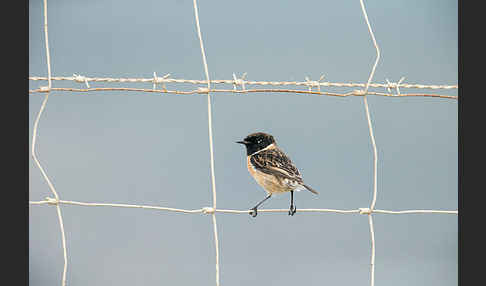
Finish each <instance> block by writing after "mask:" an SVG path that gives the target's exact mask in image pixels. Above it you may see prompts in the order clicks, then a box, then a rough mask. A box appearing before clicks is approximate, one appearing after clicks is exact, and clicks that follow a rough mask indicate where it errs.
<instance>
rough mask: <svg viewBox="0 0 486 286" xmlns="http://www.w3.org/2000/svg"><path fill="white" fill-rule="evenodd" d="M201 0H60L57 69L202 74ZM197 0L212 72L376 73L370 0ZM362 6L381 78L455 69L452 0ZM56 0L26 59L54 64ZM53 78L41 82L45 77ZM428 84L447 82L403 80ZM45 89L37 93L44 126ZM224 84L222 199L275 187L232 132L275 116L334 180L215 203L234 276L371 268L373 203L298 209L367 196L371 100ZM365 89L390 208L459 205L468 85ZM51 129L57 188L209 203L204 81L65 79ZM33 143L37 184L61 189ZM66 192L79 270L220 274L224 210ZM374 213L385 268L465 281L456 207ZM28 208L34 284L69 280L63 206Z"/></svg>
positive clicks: (225, 281)
mask: <svg viewBox="0 0 486 286" xmlns="http://www.w3.org/2000/svg"><path fill="white" fill-rule="evenodd" d="M192 5H193V4H192V1H154V0H153V1H145V0H144V1H107V0H100V1H54V0H50V1H48V17H49V46H50V52H51V65H52V74H53V76H72V75H73V74H74V73H75V74H81V75H84V76H89V77H143V78H150V77H152V76H153V72H154V71H155V72H157V75H159V76H163V75H165V74H167V73H170V74H171V77H172V78H185V79H204V70H203V66H202V59H201V53H200V48H199V42H198V38H197V33H196V27H195V20H194V10H193V6H192ZM198 5H199V17H200V23H201V29H202V34H203V40H204V46H205V49H206V55H207V60H208V65H209V72H210V76H211V78H212V79H231V78H232V74H233V73H236V74H237V75H241V74H242V73H244V72H247V73H248V75H247V79H249V80H268V81H270V80H278V81H303V80H304V79H305V77H306V76H308V77H309V78H311V79H314V80H317V79H318V78H319V77H320V76H321V75H322V74H324V75H325V80H326V81H330V82H366V81H367V79H368V76H369V73H370V71H371V67H372V65H373V63H374V60H375V57H376V52H375V48H374V47H373V44H372V41H371V38H370V36H369V33H368V29H367V27H366V23H365V20H364V17H363V15H362V12H361V7H360V4H359V1H358V0H353V1H253V0H247V1H244V2H242V1H199V2H198ZM365 5H366V8H367V11H368V17H369V20H370V21H371V25H372V27H373V30H374V32H375V36H376V39H377V42H378V44H379V46H380V49H381V60H380V62H379V64H378V67H377V69H376V73H375V76H374V82H380V83H383V82H385V79H386V78H388V79H389V80H390V81H395V82H396V81H398V80H399V79H400V78H401V77H402V76H404V77H406V79H405V82H406V83H418V84H457V52H458V51H457V45H458V42H457V1H444V0H435V1H432V0H429V1H420V0H406V1H405V0H403V1H402V0H395V1H378V0H374V1H365ZM42 16H43V10H42V1H41V0H36V1H30V2H29V75H31V76H46V75H47V67H46V57H45V47H44V31H43V18H42ZM42 85H46V82H39V81H30V88H38V87H39V86H42ZM53 86H54V87H61V86H66V87H68V86H69V87H79V88H83V87H85V85H84V84H82V83H76V82H60V81H54V82H53ZM90 86H91V87H103V86H108V85H106V84H104V83H93V82H92V83H90ZM109 86H121V87H122V86H123V87H129V86H130V87H141V88H152V83H146V84H111V85H109ZM167 87H168V88H170V89H194V88H197V87H198V86H194V85H176V84H169V85H167ZM201 87H204V85H201ZM220 87H223V86H220ZM226 87H227V88H230V89H231V88H232V86H231V85H228V86H226ZM323 90H326V91H337V92H341V91H349V89H339V88H323ZM371 90H376V91H381V92H384V91H386V89H383V88H382V89H371ZM417 91H418V92H432V90H407V89H401V92H402V93H405V92H417ZM435 92H437V93H441V94H450V95H457V90H438V91H435ZM43 98H44V95H43V94H32V95H29V99H30V105H29V107H30V111H29V114H30V117H29V122H30V134H32V126H33V123H34V119H35V116H36V114H37V112H38V111H39V108H40V105H41V102H42V99H43ZM212 99H213V106H212V107H213V134H214V137H213V138H214V151H215V171H216V187H217V203H218V208H222V209H239V210H245V209H249V208H250V207H253V206H254V205H255V204H256V203H257V202H258V201H260V200H261V199H263V197H264V196H265V193H264V192H263V191H262V189H261V187H260V186H258V185H257V184H256V182H255V181H254V180H253V179H252V178H251V177H250V175H249V174H248V171H247V170H246V158H245V154H246V153H245V151H244V148H243V146H241V145H238V144H235V143H234V142H235V141H237V140H241V139H242V138H243V137H245V136H246V135H247V134H249V133H251V132H255V131H265V132H268V133H271V134H273V135H274V136H275V138H276V139H277V142H278V144H279V145H280V147H281V148H282V149H283V150H285V151H286V152H287V153H288V155H289V156H290V157H291V159H292V160H293V161H294V163H295V164H296V165H297V167H299V169H300V171H301V173H302V174H303V177H304V179H305V181H306V183H307V184H309V185H310V186H312V187H313V188H315V189H316V190H318V191H319V192H320V195H319V196H315V195H313V194H311V193H310V192H300V193H297V194H296V196H295V203H296V206H297V213H296V215H294V216H293V217H290V216H288V215H287V214H286V213H271V214H270V213H260V214H259V215H258V216H257V217H256V218H251V217H250V216H249V215H246V214H241V215H232V214H217V222H218V231H219V241H220V273H221V285H245V286H246V285H282V286H283V285H293V286H295V285H323V284H325V285H369V282H370V254H371V250H370V234H369V226H368V219H367V216H365V215H358V214H335V213H299V211H298V209H299V208H334V209H357V208H360V207H368V206H369V205H370V202H371V198H372V175H373V173H372V166H373V165H372V162H373V161H372V158H373V157H372V156H373V153H372V148H371V143H370V137H369V133H368V126H367V121H366V115H365V109H364V105H363V99H362V98H361V97H348V98H338V97H329V96H314V95H311V96H307V95H306V96H298V95H292V94H276V93H272V94H241V95H234V94H221V93H218V94H214V95H213V98H212ZM368 103H369V107H370V111H371V116H372V120H373V127H374V132H375V138H376V143H377V146H378V153H379V154H378V155H379V162H378V197H377V203H376V208H377V209H386V210H406V209H443V210H456V209H457V101H456V100H451V99H438V98H421V97H418V98H389V97H376V96H369V97H368ZM37 143H38V146H37V150H38V157H39V159H40V161H41V163H42V164H43V166H44V167H45V170H46V171H47V173H48V175H49V177H50V179H51V180H52V182H53V184H54V186H55V187H56V189H57V191H58V193H59V196H60V198H61V199H64V200H74V201H82V202H103V203H127V204H143V205H153V206H167V207H177V208H184V209H199V208H201V207H205V206H210V205H211V204H212V194H211V183H210V169H209V142H208V127H207V98H206V95H196V96H175V95H160V94H155V93H154V94H148V93H137V92H115V91H113V92H104V93H100V92H93V93H73V92H54V93H52V94H51V96H50V97H49V101H48V103H47V107H46V109H45V112H44V114H43V116H42V118H41V121H40V125H39V130H38V141H37ZM30 161H31V162H30V163H31V164H30V175H29V187H30V200H33V201H38V200H43V199H44V198H45V197H47V196H50V197H52V194H51V192H50V190H49V188H48V186H47V184H46V183H45V181H44V180H43V179H42V177H41V174H40V171H39V170H38V169H37V167H36V166H35V164H34V163H33V161H32V159H31V160H30ZM289 197H290V196H289V195H288V194H284V195H280V196H274V197H272V198H271V199H270V200H268V201H267V202H265V204H264V205H263V208H288V206H289ZM61 210H62V215H63V218H64V225H65V230H66V239H67V251H68V272H67V285H72V286H75V285H92V286H95V285H106V284H110V285H119V286H123V285H156V284H157V285H166V284H171V285H215V265H214V264H215V250H214V240H213V233H212V222H211V216H209V215H201V214H179V213H170V212H160V211H154V210H142V209H125V208H109V207H82V206H72V205H61ZM373 218H374V226H375V238H376V269H375V285H376V286H381V285H383V286H384V285H395V286H400V285H427V286H432V285H457V216H456V215H445V214H412V215H387V214H375V215H374V216H373ZM29 223H30V226H29V232H30V233H29V238H30V242H29V245H30V247H29V276H30V277H29V280H30V285H33V286H35V285H60V283H61V275H62V267H63V255H62V247H61V235H60V230H59V223H58V220H57V214H56V209H55V208H54V207H52V206H48V205H41V206H39V205H33V206H30V207H29Z"/></svg>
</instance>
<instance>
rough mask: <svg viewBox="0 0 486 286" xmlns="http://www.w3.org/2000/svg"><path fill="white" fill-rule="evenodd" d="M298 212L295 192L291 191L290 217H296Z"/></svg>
mask: <svg viewBox="0 0 486 286" xmlns="http://www.w3.org/2000/svg"><path fill="white" fill-rule="evenodd" d="M296 211H297V208H296V207H295V205H294V191H290V210H289V215H292V216H293V215H294V214H295V212H296Z"/></svg>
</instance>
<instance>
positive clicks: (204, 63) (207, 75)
mask: <svg viewBox="0 0 486 286" xmlns="http://www.w3.org/2000/svg"><path fill="white" fill-rule="evenodd" d="M193 4H194V16H195V20H196V28H197V36H198V38H199V45H200V47H201V55H202V59H203V65H204V72H205V74H206V80H207V84H208V87H207V93H208V131H209V154H210V162H211V165H210V167H211V186H212V191H213V209H212V210H211V212H212V213H211V216H212V220H213V234H214V244H215V249H216V286H219V241H218V227H217V224H216V213H215V212H214V210H215V209H216V180H215V174H214V151H213V120H212V111H211V93H210V92H209V91H210V90H211V81H210V79H209V70H208V63H207V60H206V53H205V52H204V45H203V39H202V35H201V26H200V24H199V14H198V8H197V1H196V0H193Z"/></svg>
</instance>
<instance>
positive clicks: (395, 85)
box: [386, 76, 405, 96]
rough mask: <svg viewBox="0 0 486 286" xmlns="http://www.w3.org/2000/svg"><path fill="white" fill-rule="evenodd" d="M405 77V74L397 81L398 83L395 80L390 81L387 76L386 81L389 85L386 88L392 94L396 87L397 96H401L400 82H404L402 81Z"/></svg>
mask: <svg viewBox="0 0 486 286" xmlns="http://www.w3.org/2000/svg"><path fill="white" fill-rule="evenodd" d="M404 79H405V77H404V76H403V77H402V78H400V80H399V81H398V82H397V83H394V82H390V81H389V80H388V79H387V78H386V82H387V84H388V86H387V87H386V89H387V90H388V92H389V93H390V94H392V91H391V89H392V88H394V89H396V90H397V96H400V84H401V83H402V81H403V80H404Z"/></svg>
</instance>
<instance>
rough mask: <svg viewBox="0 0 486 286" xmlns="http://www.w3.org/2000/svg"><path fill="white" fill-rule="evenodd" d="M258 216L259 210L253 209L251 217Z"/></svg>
mask: <svg viewBox="0 0 486 286" xmlns="http://www.w3.org/2000/svg"><path fill="white" fill-rule="evenodd" d="M257 214H258V213H257V208H252V209H251V211H250V215H251V216H252V217H256V216H257Z"/></svg>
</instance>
